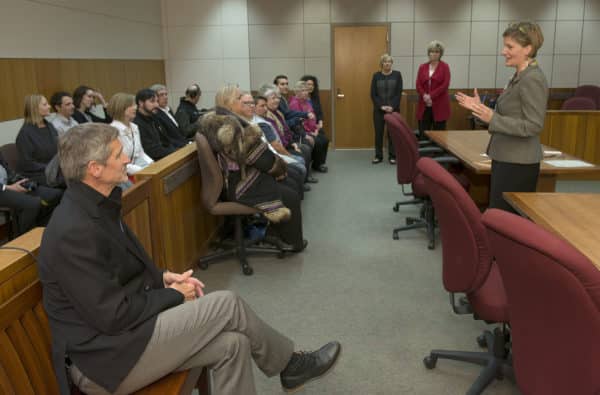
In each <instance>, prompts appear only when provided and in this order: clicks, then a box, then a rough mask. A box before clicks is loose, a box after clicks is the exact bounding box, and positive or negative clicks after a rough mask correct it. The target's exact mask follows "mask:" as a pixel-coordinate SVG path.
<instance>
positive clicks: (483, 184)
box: [425, 130, 600, 207]
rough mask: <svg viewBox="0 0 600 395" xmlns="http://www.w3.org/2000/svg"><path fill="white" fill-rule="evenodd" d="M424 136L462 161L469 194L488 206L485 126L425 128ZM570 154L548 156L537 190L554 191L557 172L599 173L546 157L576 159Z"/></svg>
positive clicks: (489, 170)
mask: <svg viewBox="0 0 600 395" xmlns="http://www.w3.org/2000/svg"><path fill="white" fill-rule="evenodd" d="M425 133H426V134H427V136H428V137H429V138H430V139H431V140H432V141H433V142H434V143H436V144H437V145H439V146H440V147H442V148H444V149H445V150H446V151H448V152H449V153H451V154H452V155H454V156H456V157H457V158H458V159H460V161H461V162H462V163H463V164H464V165H465V168H466V175H467V177H468V178H469V181H470V182H471V187H470V190H469V194H470V195H471V197H472V198H473V200H474V201H475V203H477V205H478V206H481V207H487V205H488V202H489V185H490V172H491V160H490V158H488V157H487V156H484V155H482V154H484V153H485V151H486V148H487V145H488V143H489V140H490V135H489V133H488V132H487V130H443V131H427V132H425ZM543 148H544V150H545V151H556V149H554V148H552V147H548V146H543ZM576 159H579V158H577V157H574V156H572V155H568V154H562V155H560V156H555V157H547V158H545V159H544V161H542V163H541V166H540V177H539V178H538V185H537V191H538V192H554V190H555V188H556V179H557V178H558V176H560V175H572V174H600V166H596V165H594V166H591V167H569V168H565V167H555V166H552V165H550V164H548V163H546V162H545V161H546V160H576Z"/></svg>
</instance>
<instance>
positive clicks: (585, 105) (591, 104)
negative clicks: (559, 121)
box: [560, 96, 596, 110]
mask: <svg viewBox="0 0 600 395" xmlns="http://www.w3.org/2000/svg"><path fill="white" fill-rule="evenodd" d="M560 109H561V110H595V109H596V102H595V101H594V100H592V99H590V98H589V97H583V96H581V97H570V98H568V99H567V100H565V102H564V103H563V104H562V106H561V107H560Z"/></svg>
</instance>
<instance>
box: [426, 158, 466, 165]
mask: <svg viewBox="0 0 600 395" xmlns="http://www.w3.org/2000/svg"><path fill="white" fill-rule="evenodd" d="M431 159H433V160H434V161H436V162H437V163H439V164H458V163H460V159H458V158H457V157H455V156H436V157H434V158H431Z"/></svg>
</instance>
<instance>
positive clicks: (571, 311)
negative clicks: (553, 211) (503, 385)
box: [483, 209, 600, 394]
mask: <svg viewBox="0 0 600 395" xmlns="http://www.w3.org/2000/svg"><path fill="white" fill-rule="evenodd" d="M483 223H484V225H485V227H486V228H487V233H488V238H489V241H490V246H491V250H492V252H493V254H494V256H495V258H496V263H497V265H498V268H499V270H500V274H501V276H502V280H503V283H504V289H505V291H506V297H507V300H508V311H509V315H510V326H511V333H512V351H513V365H514V368H515V374H516V377H517V382H518V384H519V388H520V389H521V390H522V391H523V393H524V394H598V393H600V374H598V367H599V366H600V340H599V339H598V336H599V334H600V270H598V269H597V268H596V267H594V265H593V264H592V263H591V262H590V261H589V259H587V258H586V257H585V256H583V255H582V254H581V253H580V252H579V251H577V250H576V249H575V248H574V247H573V246H571V245H570V244H569V243H567V242H566V241H564V240H562V239H561V238H559V237H557V236H555V235H553V234H551V233H550V232H548V231H546V230H545V229H542V228H541V227H540V226H538V225H536V224H534V223H532V222H530V221H528V220H526V219H524V218H521V217H519V216H517V215H514V214H511V213H507V212H504V211H501V210H497V209H490V210H488V211H487V212H486V213H485V214H484V215H483Z"/></svg>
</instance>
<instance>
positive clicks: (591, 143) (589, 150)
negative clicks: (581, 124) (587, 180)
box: [582, 111, 600, 165]
mask: <svg viewBox="0 0 600 395" xmlns="http://www.w3.org/2000/svg"><path fill="white" fill-rule="evenodd" d="M587 117H588V121H587V124H586V131H585V143H584V147H583V156H582V157H583V159H585V160H587V161H589V162H592V163H595V164H597V165H600V111H593V112H590V113H588V114H587Z"/></svg>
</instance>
